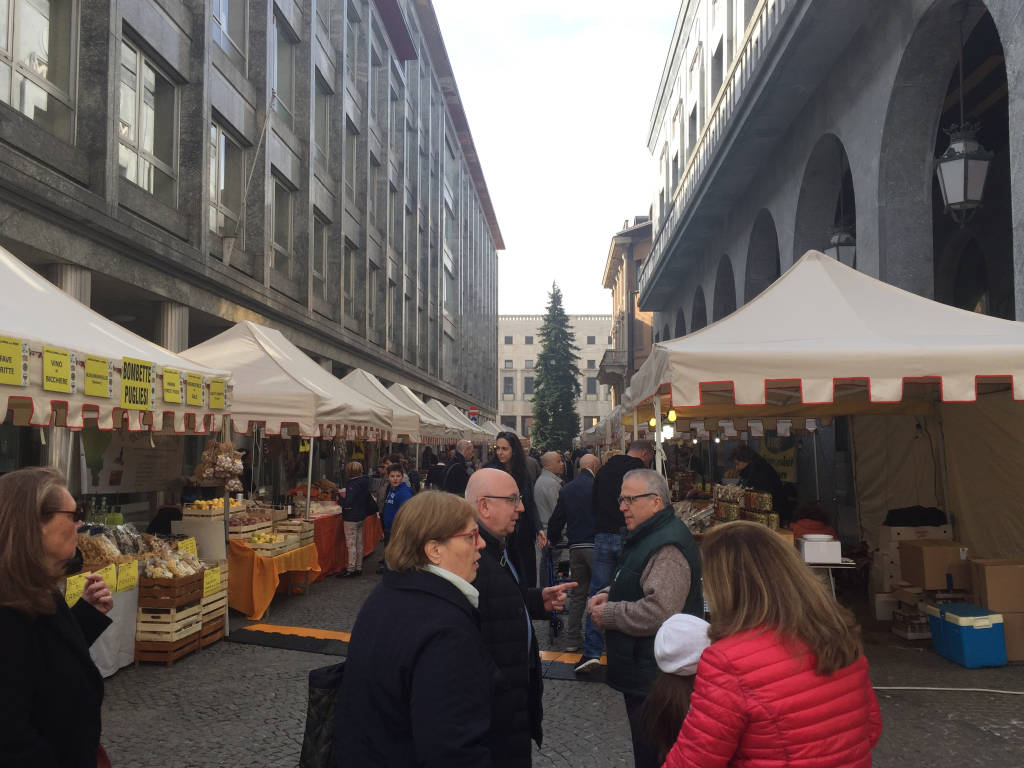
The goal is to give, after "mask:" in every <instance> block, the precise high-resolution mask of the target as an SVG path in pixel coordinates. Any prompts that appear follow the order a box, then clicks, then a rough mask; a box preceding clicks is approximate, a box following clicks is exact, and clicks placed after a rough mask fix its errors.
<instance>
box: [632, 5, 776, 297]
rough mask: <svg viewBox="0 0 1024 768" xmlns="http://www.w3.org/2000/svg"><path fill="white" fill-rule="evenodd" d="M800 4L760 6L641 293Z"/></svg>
mask: <svg viewBox="0 0 1024 768" xmlns="http://www.w3.org/2000/svg"><path fill="white" fill-rule="evenodd" d="M795 4H796V0H761V2H759V3H758V5H757V7H756V8H755V9H754V12H753V14H752V15H751V21H750V23H749V24H748V25H747V32H746V34H745V35H744V37H743V41H742V42H741V43H740V48H739V51H738V52H737V54H736V56H735V58H734V59H733V62H732V66H730V67H729V71H728V73H727V74H726V76H725V78H724V80H723V82H722V87H721V88H719V89H718V94H717V95H716V96H715V100H714V102H712V104H711V110H710V111H709V113H708V118H707V120H705V121H704V129H703V131H702V132H701V134H700V136H699V137H698V139H697V143H696V145H695V146H694V149H693V152H691V153H690V157H689V159H688V160H687V163H686V167H685V168H684V169H683V173H682V176H681V177H680V179H679V183H678V184H677V185H676V187H675V189H674V190H673V193H672V198H671V199H670V200H669V202H668V205H667V206H666V208H667V213H666V215H665V216H663V217H662V218H661V221H660V222H659V226H658V231H657V233H656V234H655V237H654V242H653V243H652V245H651V252H650V254H648V256H647V258H646V259H645V260H644V262H643V264H642V265H641V266H640V272H639V274H638V277H637V287H638V289H639V292H640V294H641V295H643V294H644V293H645V292H646V291H647V287H648V283H649V282H650V280H651V278H652V275H653V274H654V271H655V269H656V268H657V266H658V264H659V263H660V262H661V259H662V258H663V257H664V255H665V250H666V248H667V246H668V243H669V241H670V240H671V239H672V233H673V231H674V230H675V228H676V226H677V225H678V224H679V221H680V219H681V218H682V216H683V213H684V212H685V211H686V209H687V208H688V207H689V205H690V202H691V201H692V200H693V196H694V194H695V193H696V191H697V187H698V185H699V184H700V182H701V181H702V180H703V179H704V174H705V173H706V171H707V169H708V167H709V166H710V165H711V161H712V160H713V159H714V157H715V155H716V154H717V152H718V149H719V146H720V144H721V142H722V139H723V138H724V136H725V133H726V128H727V127H728V125H729V122H730V121H731V120H732V117H733V115H734V114H735V113H736V111H737V109H738V108H739V106H740V105H741V104H742V103H743V98H744V96H745V95H746V90H747V86H748V84H749V83H750V81H751V79H752V78H753V76H754V74H756V73H757V71H758V69H759V68H760V66H761V64H762V62H763V61H764V59H765V56H766V52H767V50H768V43H769V41H771V39H772V38H773V37H774V35H775V33H776V32H777V31H778V30H779V28H780V27H781V25H782V22H783V19H784V17H785V15H786V12H787V10H789V9H790V8H791V7H792V6H793V5H795Z"/></svg>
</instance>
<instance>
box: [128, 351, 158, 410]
mask: <svg viewBox="0 0 1024 768" xmlns="http://www.w3.org/2000/svg"><path fill="white" fill-rule="evenodd" d="M121 407H122V408H124V409H125V410H129V411H148V410H151V409H152V407H153V364H152V363H151V362H149V361H148V360H136V359H135V358H132V357H126V358H124V360H122V361H121Z"/></svg>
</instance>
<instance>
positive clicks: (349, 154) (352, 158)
mask: <svg viewBox="0 0 1024 768" xmlns="http://www.w3.org/2000/svg"><path fill="white" fill-rule="evenodd" d="M358 179H359V129H358V128H356V126H355V123H353V122H352V121H351V120H349V119H348V118H345V191H346V192H347V193H348V196H349V197H350V198H352V199H355V196H356V190H357V189H358V188H359V186H358Z"/></svg>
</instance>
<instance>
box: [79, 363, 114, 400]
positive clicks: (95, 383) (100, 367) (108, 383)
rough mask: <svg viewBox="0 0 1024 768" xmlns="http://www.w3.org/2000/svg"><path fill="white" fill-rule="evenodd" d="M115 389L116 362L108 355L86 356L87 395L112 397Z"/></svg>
mask: <svg viewBox="0 0 1024 768" xmlns="http://www.w3.org/2000/svg"><path fill="white" fill-rule="evenodd" d="M113 389H114V363H113V362H112V361H111V360H109V359H108V358H106V357H94V356H93V355H86V357H85V396H86V397H110V396H111V395H112V394H113Z"/></svg>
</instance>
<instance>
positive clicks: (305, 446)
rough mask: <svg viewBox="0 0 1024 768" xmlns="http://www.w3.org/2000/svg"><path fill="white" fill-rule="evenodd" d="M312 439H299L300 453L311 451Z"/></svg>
mask: <svg viewBox="0 0 1024 768" xmlns="http://www.w3.org/2000/svg"><path fill="white" fill-rule="evenodd" d="M312 442H313V441H312V440H305V439H301V438H300V439H299V453H309V446H310V444H311V443H312Z"/></svg>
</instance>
